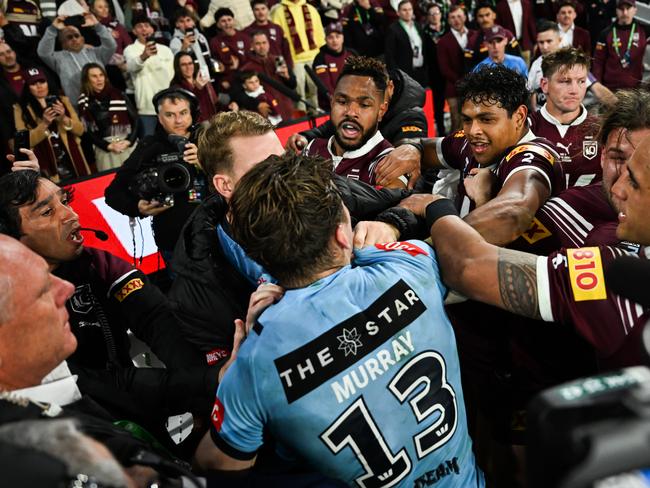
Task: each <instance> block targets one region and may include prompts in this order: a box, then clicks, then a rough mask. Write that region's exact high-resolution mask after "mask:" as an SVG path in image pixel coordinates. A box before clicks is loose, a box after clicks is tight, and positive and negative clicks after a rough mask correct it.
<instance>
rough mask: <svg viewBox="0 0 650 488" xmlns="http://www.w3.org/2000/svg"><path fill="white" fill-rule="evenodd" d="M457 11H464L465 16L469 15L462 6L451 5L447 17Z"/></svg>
mask: <svg viewBox="0 0 650 488" xmlns="http://www.w3.org/2000/svg"><path fill="white" fill-rule="evenodd" d="M456 10H462V11H463V13H464V14H465V15H467V13H466V12H465V7H463V6H462V5H461V4H459V3H457V4H455V5H451V6H450V7H449V12H447V16H449V14H450V13H452V12H455V11H456Z"/></svg>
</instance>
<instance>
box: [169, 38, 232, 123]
mask: <svg viewBox="0 0 650 488" xmlns="http://www.w3.org/2000/svg"><path fill="white" fill-rule="evenodd" d="M169 86H171V87H174V86H175V87H179V88H183V89H185V90H188V91H191V92H192V93H194V95H195V96H196V99H197V100H198V103H199V116H198V119H197V120H196V122H197V123H200V122H203V121H205V120H209V119H211V118H212V116H213V115H214V114H216V113H217V112H218V111H219V110H218V105H219V97H218V96H217V93H216V92H215V91H214V88H213V87H212V84H211V83H210V79H209V78H207V77H206V76H204V74H203V73H201V71H200V70H199V68H198V63H197V62H196V61H194V56H192V54H190V53H186V52H183V51H181V52H177V53H176V55H175V56H174V78H172V81H171V83H170V85H169ZM231 108H232V109H237V104H235V103H234V102H231Z"/></svg>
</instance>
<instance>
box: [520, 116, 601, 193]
mask: <svg viewBox="0 0 650 488" xmlns="http://www.w3.org/2000/svg"><path fill="white" fill-rule="evenodd" d="M528 124H529V126H530V130H532V131H533V132H534V133H535V135H536V136H538V137H544V138H545V139H548V140H549V141H551V142H552V143H553V144H555V149H556V150H557V153H558V154H559V155H560V163H561V164H562V169H564V175H565V177H566V186H567V187H572V186H584V185H589V184H591V183H596V182H598V181H600V180H601V178H602V169H601V167H600V151H601V149H600V144H599V143H598V138H597V133H598V122H597V119H596V117H593V116H591V115H589V113H588V112H587V109H586V108H584V107H582V113H581V114H580V115H579V116H578V118H577V119H575V120H574V121H573V122H571V123H570V124H562V123H560V122H559V121H558V120H557V119H556V118H555V117H553V116H552V115H551V114H550V113H549V112H548V110H546V105H544V106H543V107H542V108H541V109H540V110H538V111H537V112H534V113H531V114H530V115H529V116H528Z"/></svg>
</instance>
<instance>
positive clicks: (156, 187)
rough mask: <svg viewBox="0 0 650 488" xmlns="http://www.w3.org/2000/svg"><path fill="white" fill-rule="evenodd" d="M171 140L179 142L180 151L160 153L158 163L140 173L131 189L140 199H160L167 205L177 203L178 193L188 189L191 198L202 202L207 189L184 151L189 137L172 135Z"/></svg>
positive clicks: (159, 200) (134, 179) (156, 161)
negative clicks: (193, 169) (194, 172)
mask: <svg viewBox="0 0 650 488" xmlns="http://www.w3.org/2000/svg"><path fill="white" fill-rule="evenodd" d="M168 139H169V141H170V142H172V143H174V144H175V145H176V149H177V151H176V152H173V153H165V154H160V155H158V156H157V157H156V159H155V161H154V163H155V164H154V166H152V167H148V168H146V169H144V170H142V171H141V172H139V173H138V174H137V175H135V177H134V178H133V181H132V183H131V185H130V189H131V191H132V192H133V193H135V194H136V195H137V196H138V198H141V199H143V200H156V201H158V202H160V203H162V204H163V205H165V206H166V207H173V206H174V197H175V195H177V194H179V193H183V192H188V194H189V200H190V201H201V200H202V198H203V190H202V189H201V188H200V185H199V183H200V182H198V181H196V178H194V176H193V171H191V166H190V165H189V164H188V163H187V162H186V161H185V160H184V159H183V151H184V150H185V145H186V144H187V143H188V142H189V140H188V139H187V138H185V137H182V136H177V135H174V134H170V135H169V136H168Z"/></svg>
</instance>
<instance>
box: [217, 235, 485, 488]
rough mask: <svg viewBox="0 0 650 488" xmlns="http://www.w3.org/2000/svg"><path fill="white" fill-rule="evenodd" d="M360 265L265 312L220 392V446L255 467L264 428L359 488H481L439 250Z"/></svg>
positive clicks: (366, 258)
mask: <svg viewBox="0 0 650 488" xmlns="http://www.w3.org/2000/svg"><path fill="white" fill-rule="evenodd" d="M355 256H356V257H355V261H354V266H346V267H345V268H343V269H342V270H340V271H338V272H336V273H335V274H333V275H330V276H328V277H326V278H323V279H321V280H319V281H317V282H316V283H314V284H312V285H310V286H308V287H306V288H301V289H297V290H288V291H286V293H285V295H284V297H283V298H282V299H281V300H280V302H278V303H277V304H275V305H273V306H271V307H270V308H269V309H268V310H266V311H265V312H264V313H263V314H262V316H261V317H260V319H259V323H258V325H257V326H256V328H255V329H254V330H255V332H253V333H251V335H250V336H249V337H248V339H246V342H245V343H244V345H243V346H242V348H241V350H240V352H239V356H238V357H237V360H236V361H235V363H234V364H233V366H232V367H231V368H230V369H229V370H228V372H227V374H226V375H225V377H224V379H223V381H222V383H221V385H220V386H219V390H218V393H217V400H216V401H215V406H214V409H213V412H212V422H213V426H212V438H213V440H214V441H215V443H216V445H217V446H218V447H219V448H221V450H222V451H224V452H225V453H227V454H229V455H230V456H232V457H234V458H238V459H251V458H252V457H253V456H254V455H255V453H256V451H257V450H258V449H259V447H260V446H261V444H262V432H263V430H264V429H265V428H267V429H269V430H270V432H271V434H272V436H273V437H274V438H275V440H276V441H277V442H278V443H279V444H280V446H281V448H282V450H283V451H287V450H288V451H289V452H291V453H293V454H294V455H295V456H296V457H302V458H304V459H306V460H307V461H308V462H309V463H310V464H311V465H312V466H314V467H315V468H316V469H318V470H319V471H321V472H322V473H324V474H326V475H328V476H331V477H334V478H338V479H341V480H343V481H345V482H347V483H348V484H350V485H353V486H355V485H356V486H362V487H379V486H386V487H387V486H415V487H424V486H430V485H434V484H435V486H436V487H441V488H449V487H463V488H468V487H479V488H481V487H483V486H484V480H483V475H482V473H481V471H480V470H479V469H478V467H477V466H476V464H475V461H474V455H473V453H472V441H471V439H470V437H469V435H468V433H467V422H466V418H465V406H464V401H463V392H462V389H461V383H460V370H459V365H458V354H457V351H456V340H455V338H454V333H453V330H452V327H451V324H450V323H449V319H448V318H447V316H446V315H445V311H444V308H443V300H444V296H445V294H446V289H445V287H444V285H443V284H442V282H441V280H440V276H439V271H438V265H437V261H436V259H435V257H434V256H433V251H432V250H431V248H430V247H428V246H427V244H425V243H424V242H420V241H409V242H403V243H399V242H396V243H390V244H385V245H381V246H376V247H367V248H365V249H362V250H355Z"/></svg>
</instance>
